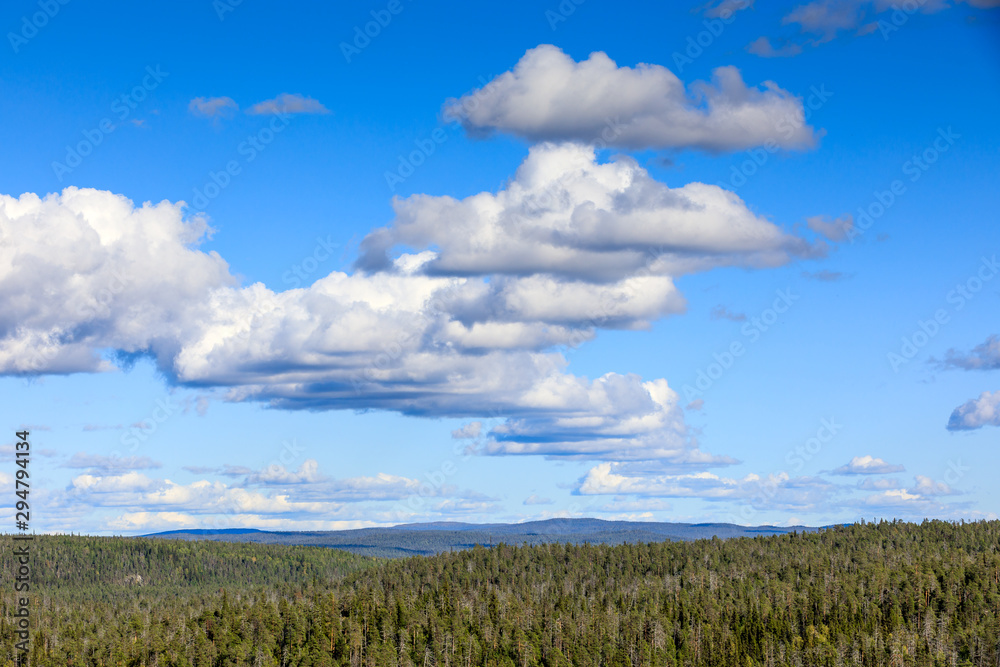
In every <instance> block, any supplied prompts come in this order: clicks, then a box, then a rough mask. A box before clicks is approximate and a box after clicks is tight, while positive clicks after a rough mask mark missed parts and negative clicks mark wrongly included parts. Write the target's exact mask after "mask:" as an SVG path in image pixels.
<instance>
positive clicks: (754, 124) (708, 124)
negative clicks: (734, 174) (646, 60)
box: [444, 44, 816, 151]
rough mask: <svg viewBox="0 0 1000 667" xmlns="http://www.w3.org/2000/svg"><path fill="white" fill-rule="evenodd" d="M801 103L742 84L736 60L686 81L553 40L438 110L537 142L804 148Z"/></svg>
mask: <svg viewBox="0 0 1000 667" xmlns="http://www.w3.org/2000/svg"><path fill="white" fill-rule="evenodd" d="M803 115H804V112H803V107H802V102H801V100H799V99H798V98H796V97H795V96H794V95H792V94H791V93H789V92H788V91H786V90H783V89H781V88H779V87H778V86H777V84H775V83H774V82H772V81H766V82H765V83H764V85H763V89H761V88H757V87H748V86H747V85H746V84H745V83H744V82H743V78H742V77H741V76H740V73H739V70H737V69H736V68H735V67H719V68H717V69H716V70H714V72H713V74H712V81H711V82H696V83H694V84H691V86H689V87H685V85H684V82H682V81H681V80H680V79H679V78H677V76H676V75H675V74H673V73H672V72H671V71H670V70H668V69H666V68H665V67H662V66H660V65H647V64H640V65H638V66H637V67H635V68H631V67H618V66H617V65H616V64H615V62H614V61H613V60H611V59H610V58H609V57H608V56H607V55H606V54H604V53H603V52H595V53H592V54H590V57H588V58H587V59H586V60H584V61H581V62H575V61H574V60H573V59H572V58H571V57H569V56H568V55H566V54H565V53H563V52H562V51H561V50H560V49H559V48H558V47H555V46H552V45H549V44H543V45H541V46H538V47H536V48H533V49H530V50H528V52H527V53H525V54H524V57H522V58H521V60H520V61H519V62H518V63H517V65H515V67H514V69H513V70H511V71H509V72H505V73H504V74H501V75H500V76H498V77H496V78H495V79H493V80H492V81H490V82H489V83H487V84H486V85H485V86H484V87H483V88H482V89H480V90H477V91H475V92H473V93H470V94H468V95H466V96H464V97H462V98H460V99H452V100H449V101H448V102H447V103H446V104H445V107H444V116H445V117H446V118H449V119H453V120H458V121H461V122H462V124H463V125H464V126H465V127H466V128H467V129H468V130H470V131H471V132H482V131H484V130H486V131H489V130H499V131H502V132H510V133H512V134H516V135H518V136H522V137H525V138H527V139H529V140H531V141H533V142H539V141H579V142H584V143H588V144H594V143H598V142H600V143H601V144H603V145H613V146H620V147H624V148H631V149H645V148H661V149H662V148H698V149H703V150H709V151H727V150H743V149H747V148H752V147H754V146H761V145H765V144H774V145H776V146H779V147H781V148H786V149H801V148H809V147H811V146H813V145H814V144H815V142H816V135H815V134H814V133H813V130H812V128H811V127H809V126H806V125H804V124H801V123H795V124H792V123H787V124H786V125H782V124H781V123H780V121H781V119H794V120H799V119H801V118H802V117H803Z"/></svg>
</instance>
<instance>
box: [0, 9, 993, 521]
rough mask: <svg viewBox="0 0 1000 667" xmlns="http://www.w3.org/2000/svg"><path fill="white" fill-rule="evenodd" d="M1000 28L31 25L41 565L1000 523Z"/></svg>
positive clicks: (605, 21)
mask: <svg viewBox="0 0 1000 667" xmlns="http://www.w3.org/2000/svg"><path fill="white" fill-rule="evenodd" d="M996 7H997V3H996V2H995V1H994V0H969V1H966V2H946V1H945V0H926V1H925V2H922V3H918V2H913V3H910V4H905V5H904V6H902V8H895V9H894V8H893V7H891V6H889V3H885V2H882V0H876V1H875V2H866V1H863V0H829V1H827V0H816V1H814V2H807V3H803V4H796V3H794V2H792V3H768V4H767V5H766V6H763V3H756V4H754V3H749V2H744V1H743V0H724V1H723V2H721V3H720V2H718V1H715V2H710V3H708V4H704V5H702V4H697V5H692V6H690V7H671V8H666V7H664V6H663V5H662V3H631V4H629V5H626V6H622V5H620V4H617V5H612V4H608V3H600V2H597V1H596V0H587V1H581V2H578V3H577V2H573V1H572V0H566V1H564V2H562V3H561V4H560V3H558V2H548V3H546V2H535V3H527V2H524V3H519V2H514V3H503V4H501V5H491V6H474V7H473V6H469V5H467V4H460V3H434V4H433V5H431V4H422V3H419V2H412V1H411V0H392V1H391V2H372V3H347V4H346V5H344V4H340V5H337V6H331V5H328V4H326V3H304V4H299V5H296V6H295V7H294V8H292V7H286V6H283V5H278V4H276V3H265V2H255V1H252V0H244V1H243V2H240V3H236V2H234V1H233V0H217V1H216V2H214V3H213V2H210V1H208V0H199V1H197V2H195V1H193V0H186V1H183V2H175V3H169V5H165V6H162V7H155V8H153V7H144V6H136V5H134V4H133V3H109V4H107V5H106V11H104V12H100V13H98V12H95V11H94V10H93V9H92V8H90V7H85V6H83V4H78V3H77V2H73V1H72V0H70V1H68V2H65V3H63V2H60V1H59V0H51V2H44V1H43V2H21V1H18V2H10V3H7V4H6V5H5V6H4V9H3V10H2V12H0V27H2V28H3V30H2V32H3V33H4V35H5V39H4V44H3V45H0V51H2V52H3V56H2V57H0V87H2V90H3V95H2V102H0V115H2V117H3V120H4V121H5V122H3V123H2V124H0V145H2V146H3V147H4V151H3V155H2V157H0V197H2V198H0V302H2V309H0V312H3V313H4V316H3V318H2V319H0V322H2V326H0V373H2V377H0V387H2V391H3V396H4V410H3V414H4V418H5V423H6V426H7V429H8V435H7V436H5V437H4V438H3V439H2V440H0V442H3V443H4V444H3V445H2V448H0V457H2V459H3V460H4V461H6V463H5V464H4V465H5V466H6V469H4V470H0V481H2V482H4V483H7V482H9V481H10V477H11V476H12V474H13V471H14V464H13V462H12V461H13V454H12V451H13V442H14V431H15V430H16V429H19V428H22V427H27V428H30V429H31V435H32V443H33V449H34V451H35V455H34V457H33V458H32V460H31V474H32V478H31V479H32V485H33V486H32V493H33V495H32V499H33V506H32V510H33V525H34V527H35V528H36V529H38V530H45V531H76V532H81V531H82V532H89V533H125V534H135V533H143V532H152V531H155V530H165V529H174V528H184V527H222V526H225V527H229V526H249V527H258V528H269V529H286V530H296V529H333V528H347V527H360V526H368V525H386V524H394V523H401V522H412V521H434V520H458V521H521V520H528V519H537V518H546V517H552V516H596V517H601V518H632V519H638V520H662V521H732V522H736V523H742V524H764V523H773V524H797V523H802V524H810V525H819V524H827V523H833V522H841V521H853V520H856V519H859V518H862V517H863V518H866V519H870V518H873V517H887V518H895V517H899V518H905V519H917V520H919V519H921V518H924V517H937V518H947V519H962V518H964V519H977V518H996V516H997V514H996V512H997V500H998V498H997V494H996V491H995V488H994V485H993V483H992V479H991V473H992V471H994V470H996V469H997V467H998V466H1000V452H998V449H997V433H998V430H997V427H998V426H1000V375H998V370H1000V338H998V336H1000V326H998V324H1000V321H998V318H997V311H998V309H997V307H998V305H1000V300H998V299H1000V268H997V267H996V257H997V254H998V253H1000V228H998V226H997V225H996V219H995V218H996V211H997V210H998V204H1000V201H998V200H1000V195H998V194H997V193H1000V187H998V186H1000V183H998V182H997V181H998V177H1000V170H998V169H997V161H998V154H997V151H998V147H1000V132H998V130H997V127H996V122H995V116H996V114H995V112H994V110H995V109H996V108H997V107H998V104H1000V85H998V83H1000V58H998V56H1000V40H998V37H1000V11H998V10H997V9H996ZM366 31H367V33H368V34H365V32H366ZM12 514H13V512H12V511H7V512H6V515H10V516H9V517H8V518H10V520H13V517H12Z"/></svg>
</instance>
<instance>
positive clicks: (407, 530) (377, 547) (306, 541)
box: [146, 519, 819, 558]
mask: <svg viewBox="0 0 1000 667" xmlns="http://www.w3.org/2000/svg"><path fill="white" fill-rule="evenodd" d="M816 530H819V528H813V527H807V526H791V527H778V526H750V527H748V526H738V525H735V524H731V523H661V522H652V521H650V522H646V521H604V520H602V519H548V520H545V521H528V522H525V523H485V524H480V523H459V522H450V521H437V522H433V523H411V524H402V525H399V526H391V527H388V528H359V529H356V530H330V531H266V530H255V529H246V528H232V529H224V530H211V529H207V530H206V529H201V530H172V531H167V532H163V533H153V534H151V535H147V536H146V537H153V538H163V539H175V540H216V541H222V542H253V543H259V544H294V545H307V546H319V547H331V548H334V549H343V550H345V551H350V552H352V553H356V554H363V555H366V556H378V557H382V558H400V557H404V556H416V555H424V556H427V555H432V554H436V553H441V552H446V551H456V550H462V549H471V548H473V547H474V546H476V545H477V544H480V545H483V546H490V545H493V544H499V543H501V542H503V543H505V544H517V545H521V544H547V543H551V542H559V543H571V544H637V543H644V542H664V541H667V540H682V541H683V540H696V539H710V538H712V537H719V538H720V539H728V538H731V537H754V536H757V535H782V534H785V533H791V532H793V531H797V532H814V531H816Z"/></svg>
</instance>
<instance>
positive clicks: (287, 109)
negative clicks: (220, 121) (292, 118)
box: [247, 93, 330, 115]
mask: <svg viewBox="0 0 1000 667" xmlns="http://www.w3.org/2000/svg"><path fill="white" fill-rule="evenodd" d="M247 113H248V114H251V115H260V114H268V113H277V114H292V113H308V114H326V113H330V110H329V109H327V108H326V107H325V106H323V105H322V104H321V103H320V102H319V101H318V100H314V99H313V98H311V97H306V96H304V95H296V94H290V93H282V94H281V95H278V96H277V97H275V98H274V99H271V100H264V101H263V102H258V103H257V104H254V105H253V106H252V107H250V108H249V109H247Z"/></svg>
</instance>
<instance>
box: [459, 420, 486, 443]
mask: <svg viewBox="0 0 1000 667" xmlns="http://www.w3.org/2000/svg"><path fill="white" fill-rule="evenodd" d="M482 430H483V422H481V421H474V422H469V423H468V424H466V425H465V426H463V427H462V428H459V429H455V430H454V431H452V432H451V437H453V438H455V439H456V440H469V439H472V438H478V437H479V433H480V432H481V431H482Z"/></svg>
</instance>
